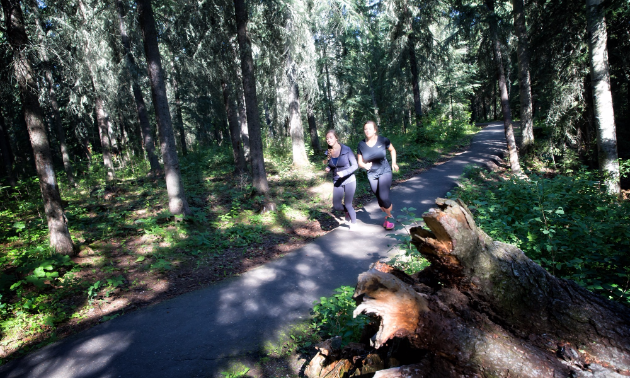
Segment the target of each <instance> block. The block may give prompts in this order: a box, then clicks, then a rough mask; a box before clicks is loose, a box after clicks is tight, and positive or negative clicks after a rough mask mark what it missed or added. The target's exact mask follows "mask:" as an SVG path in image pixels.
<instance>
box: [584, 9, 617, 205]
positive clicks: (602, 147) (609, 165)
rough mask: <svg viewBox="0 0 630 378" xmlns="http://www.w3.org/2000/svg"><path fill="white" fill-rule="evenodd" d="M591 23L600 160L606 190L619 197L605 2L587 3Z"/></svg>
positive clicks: (592, 70)
mask: <svg viewBox="0 0 630 378" xmlns="http://www.w3.org/2000/svg"><path fill="white" fill-rule="evenodd" d="M586 18H587V21H588V36H589V38H588V47H589V49H588V51H589V55H590V58H591V59H590V63H591V85H592V87H593V105H594V110H595V125H596V127H597V156H598V158H599V169H600V171H601V172H602V174H604V182H605V183H606V190H607V191H608V193H610V194H614V195H617V196H619V194H620V193H621V188H620V186H619V160H618V155H617V133H616V129H615V114H614V111H613V103H612V95H611V93H610V73H609V67H608V49H607V48H606V38H607V34H606V20H605V18H604V9H603V1H602V0H586Z"/></svg>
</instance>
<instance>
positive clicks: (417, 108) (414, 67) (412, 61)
mask: <svg viewBox="0 0 630 378" xmlns="http://www.w3.org/2000/svg"><path fill="white" fill-rule="evenodd" d="M408 45H409V67H410V68H411V80H412V81H413V83H412V88H413V109H414V112H415V114H416V126H420V125H421V123H420V117H422V104H421V102H420V83H419V77H418V76H419V75H418V62H417V60H416V40H415V38H414V36H413V32H411V33H410V34H409V40H408Z"/></svg>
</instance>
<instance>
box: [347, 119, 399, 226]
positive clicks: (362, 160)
mask: <svg viewBox="0 0 630 378" xmlns="http://www.w3.org/2000/svg"><path fill="white" fill-rule="evenodd" d="M363 132H364V133H365V139H364V140H362V141H361V142H359V147H358V149H357V156H358V159H359V167H361V168H365V169H367V171H368V172H367V176H368V181H369V182H370V188H371V189H372V193H374V194H375V195H376V199H377V200H378V205H379V206H380V207H381V210H383V212H384V213H385V222H384V223H383V227H385V229H387V230H391V229H393V228H394V222H393V220H394V217H393V216H392V208H393V205H392V201H390V199H389V189H390V187H391V186H392V169H393V170H394V172H396V171H398V165H397V164H396V149H395V148H394V146H393V145H392V143H391V142H390V141H389V139H387V138H385V137H383V136H380V135H378V134H377V132H378V127H377V126H376V122H374V121H367V122H366V123H365V125H364V126H363ZM386 151H389V153H390V154H391V155H392V166H391V168H390V166H389V163H388V162H387V152H386Z"/></svg>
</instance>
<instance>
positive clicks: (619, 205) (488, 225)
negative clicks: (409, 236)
mask: <svg viewBox="0 0 630 378" xmlns="http://www.w3.org/2000/svg"><path fill="white" fill-rule="evenodd" d="M482 176H483V175H472V176H471V178H470V179H466V180H464V182H463V185H462V186H461V187H460V188H459V189H458V191H457V195H458V196H459V197H460V198H461V199H462V200H463V201H464V202H465V203H466V204H468V206H469V207H470V209H471V211H473V213H474V215H475V220H476V222H477V224H478V225H479V226H480V227H481V228H482V229H483V230H484V231H485V232H486V233H488V235H490V236H491V237H492V238H494V239H496V240H499V241H502V242H506V243H510V244H514V245H516V246H517V247H518V248H520V249H521V250H523V251H524V252H525V254H526V255H527V256H529V257H530V258H532V259H533V260H534V261H536V262H537V263H539V264H540V265H541V266H543V267H544V268H545V269H547V270H548V271H549V272H550V273H552V274H554V275H556V276H558V277H563V278H567V279H572V280H574V281H575V282H577V283H578V284H580V285H582V286H584V287H586V288H588V289H589V290H591V291H594V292H597V293H600V294H602V295H604V296H606V297H608V298H610V299H615V300H618V301H621V302H624V303H630V296H629V295H628V294H629V293H628V289H629V282H630V267H629V265H630V203H628V202H627V201H625V202H618V201H617V199H616V198H614V197H611V196H609V195H607V194H606V193H605V192H604V191H603V190H602V189H601V187H600V185H599V181H598V180H597V176H596V175H595V174H594V173H590V172H586V171H580V172H578V173H572V175H570V176H569V175H558V176H556V177H554V178H544V177H540V176H536V175H532V176H530V180H528V181H525V180H519V179H516V178H510V179H507V180H505V179H498V180H496V181H491V180H482V179H481V177H482Z"/></svg>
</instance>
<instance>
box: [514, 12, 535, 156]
mask: <svg viewBox="0 0 630 378" xmlns="http://www.w3.org/2000/svg"><path fill="white" fill-rule="evenodd" d="M512 7H513V9H514V29H516V35H517V36H518V72H519V75H518V77H519V90H520V94H521V137H522V139H521V151H523V153H525V154H526V153H528V152H529V151H530V150H531V149H532V148H533V146H534V121H533V119H532V113H533V110H532V83H531V78H530V75H529V46H528V43H527V27H526V24H525V9H524V5H523V0H512Z"/></svg>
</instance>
